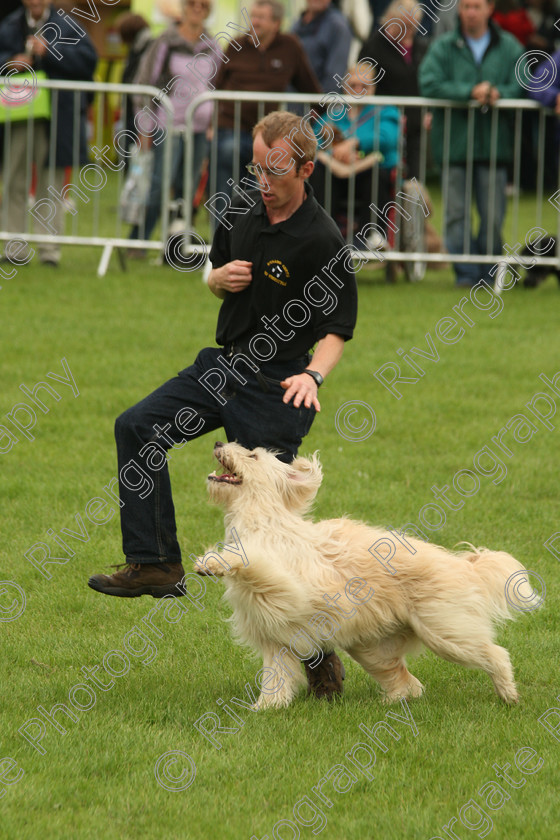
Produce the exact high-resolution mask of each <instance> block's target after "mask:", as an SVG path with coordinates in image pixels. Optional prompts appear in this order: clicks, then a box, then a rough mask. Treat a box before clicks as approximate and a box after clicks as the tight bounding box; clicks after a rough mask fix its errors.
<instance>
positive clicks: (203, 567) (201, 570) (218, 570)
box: [193, 555, 226, 577]
mask: <svg viewBox="0 0 560 840" xmlns="http://www.w3.org/2000/svg"><path fill="white" fill-rule="evenodd" d="M193 570H194V571H195V572H196V574H197V575H205V576H208V577H212V576H214V577H223V576H224V575H225V574H226V569H225V568H224V567H223V566H222V564H221V563H219V562H218V561H217V560H216V559H215V558H214V557H206V555H205V556H204V557H199V558H198V559H197V561H196V563H193Z"/></svg>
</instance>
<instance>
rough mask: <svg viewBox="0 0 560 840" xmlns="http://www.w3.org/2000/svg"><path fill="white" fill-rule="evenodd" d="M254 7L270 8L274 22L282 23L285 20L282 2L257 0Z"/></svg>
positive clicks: (278, 0) (277, 0)
mask: <svg viewBox="0 0 560 840" xmlns="http://www.w3.org/2000/svg"><path fill="white" fill-rule="evenodd" d="M253 6H270V11H271V13H272V20H273V21H275V23H282V21H283V20H284V11H285V9H284V4H283V3H281V2H280V0H255V2H254V3H253Z"/></svg>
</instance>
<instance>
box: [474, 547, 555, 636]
mask: <svg viewBox="0 0 560 840" xmlns="http://www.w3.org/2000/svg"><path fill="white" fill-rule="evenodd" d="M472 548H473V549H474V550H473V551H471V552H468V553H467V552H465V554H464V555H463V557H464V559H465V560H468V561H469V562H470V563H472V564H473V565H474V569H475V572H476V574H477V575H478V577H479V578H480V580H481V581H482V583H483V584H484V588H485V591H486V594H487V596H488V598H489V602H490V608H491V611H492V615H493V618H494V619H495V620H496V621H506V620H508V619H513V618H516V617H517V614H519V613H520V612H531V611H533V610H535V609H537V608H538V607H540V606H541V604H542V602H543V600H544V592H541V591H540V589H539V588H537V587H535V588H533V585H532V583H531V581H530V579H529V572H528V571H527V570H526V569H524V568H523V566H522V565H521V563H519V562H518V561H517V560H516V559H515V557H512V555H511V554H508V553H507V552H505V551H489V550H488V549H487V548H476V549H475V548H474V546H472Z"/></svg>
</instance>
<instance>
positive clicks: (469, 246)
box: [419, 0, 523, 286]
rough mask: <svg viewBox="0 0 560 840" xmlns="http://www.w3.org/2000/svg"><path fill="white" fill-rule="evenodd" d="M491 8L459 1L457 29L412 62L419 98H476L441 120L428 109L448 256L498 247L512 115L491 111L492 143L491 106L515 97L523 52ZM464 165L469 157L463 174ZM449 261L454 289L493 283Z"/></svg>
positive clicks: (481, 0) (485, 269) (482, 271)
mask: <svg viewBox="0 0 560 840" xmlns="http://www.w3.org/2000/svg"><path fill="white" fill-rule="evenodd" d="M493 10H494V6H493V4H492V3H491V2H488V0H459V6H458V12H459V23H458V26H457V28H456V29H455V30H454V31H453V32H447V33H445V34H444V35H442V36H441V37H440V38H437V39H436V40H435V41H434V42H433V43H432V45H431V46H430V48H429V50H428V52H427V54H426V56H425V58H424V60H423V61H422V63H421V65H420V71H419V86H420V93H421V95H422V96H426V97H430V98H433V99H454V100H456V101H462V102H468V101H469V100H476V101H477V102H478V103H480V107H479V108H476V109H475V110H473V109H471V108H460V109H457V108H454V109H453V110H452V111H451V114H450V119H449V123H448V124H447V123H446V119H445V113H446V109H445V110H444V109H442V108H435V109H434V116H433V126H432V152H433V155H434V158H435V160H436V161H437V162H438V163H439V164H440V165H443V163H444V162H446V161H449V169H448V170H446V169H445V167H443V169H444V184H443V188H444V191H446V193H447V206H446V214H445V244H446V246H447V249H448V251H449V253H450V254H451V255H453V254H468V253H470V254H500V253H501V251H502V225H503V221H504V216H505V211H506V184H507V164H508V162H509V161H510V160H511V157H512V153H513V130H512V114H511V112H509V113H505V112H498V115H497V116H498V119H497V134H496V137H495V142H494V143H493V142H492V123H493V108H492V106H493V105H495V104H496V102H497V101H498V100H499V99H519V98H521V97H522V96H523V87H522V86H521V85H520V83H519V81H518V78H517V77H518V75H519V73H520V68H519V59H520V57H521V55H522V53H523V49H522V47H521V45H520V43H519V41H517V40H516V39H515V38H514V37H513V36H512V35H510V34H509V33H507V32H504V31H503V30H502V29H500V28H499V27H498V26H497V25H496V24H495V23H493V21H491V20H490V15H491V14H492V12H493ZM493 146H494V148H492V147H493ZM494 155H495V158H494ZM467 162H469V163H471V162H472V177H471V178H468V174H469V167H468V166H467ZM493 162H495V166H494V165H492V164H493ZM471 196H472V197H473V198H474V200H475V202H476V207H477V210H478V214H479V216H480V225H479V229H478V233H477V234H476V236H474V235H473V233H472V231H471V206H470V204H471V202H470V198H471ZM453 266H454V269H455V276H456V283H457V285H458V286H473V285H475V284H476V283H477V282H478V281H479V280H481V279H484V280H487V281H489V282H490V283H491V282H493V281H492V277H491V275H490V269H491V268H492V267H491V265H489V264H486V265H484V264H475V263H465V262H454V264H453Z"/></svg>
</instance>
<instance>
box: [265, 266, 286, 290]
mask: <svg viewBox="0 0 560 840" xmlns="http://www.w3.org/2000/svg"><path fill="white" fill-rule="evenodd" d="M266 269H268V271H267V270H266ZM264 273H265V277H269V278H270V279H271V280H274V282H275V283H279V284H280V285H281V286H287V285H288V283H287V282H286V281H287V280H289V279H290V272H289V271H288V269H287V267H286V266H285V265H284V263H283V262H282V261H281V260H269V261H268V262H267V264H266V268H265V271H264Z"/></svg>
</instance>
